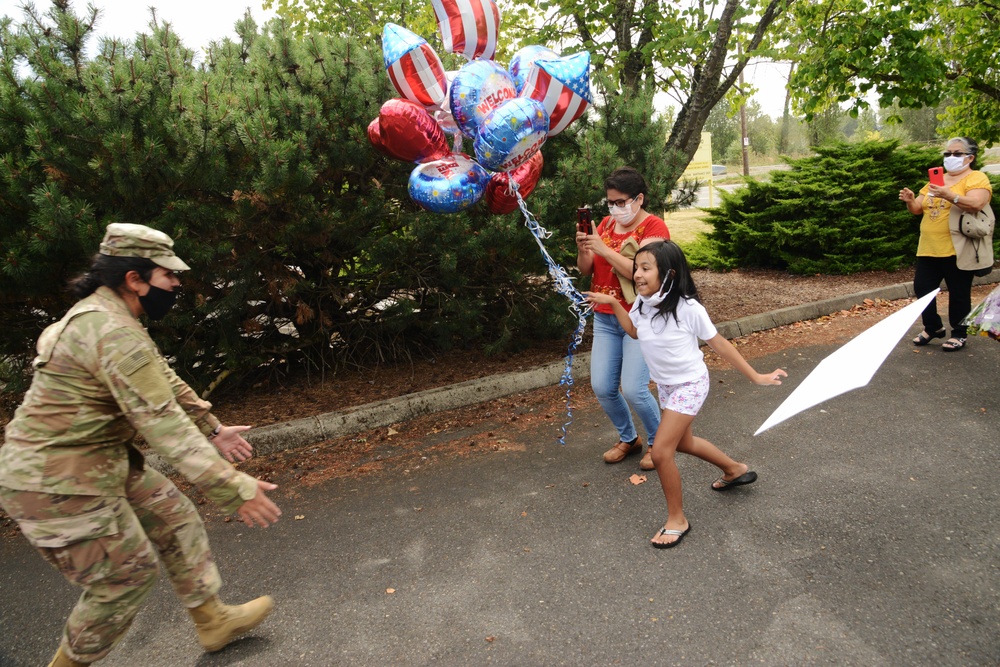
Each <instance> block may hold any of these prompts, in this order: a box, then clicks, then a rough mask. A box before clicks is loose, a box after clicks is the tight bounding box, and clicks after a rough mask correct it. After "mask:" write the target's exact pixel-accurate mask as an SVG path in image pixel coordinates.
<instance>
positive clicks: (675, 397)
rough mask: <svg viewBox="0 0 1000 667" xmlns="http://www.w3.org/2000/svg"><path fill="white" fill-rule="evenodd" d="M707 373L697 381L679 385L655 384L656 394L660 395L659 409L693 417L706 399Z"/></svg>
mask: <svg viewBox="0 0 1000 667" xmlns="http://www.w3.org/2000/svg"><path fill="white" fill-rule="evenodd" d="M708 388H709V382H708V373H707V372H706V373H705V374H703V375H702V376H701V377H700V378H698V379H697V380H691V381H690V382H682V383H680V384H659V383H657V385H656V389H657V393H659V395H660V407H661V408H662V409H664V410H673V411H674V412H679V413H680V414H682V415H691V416H694V415H696V414H698V410H701V406H702V405H703V404H704V403H705V399H706V398H708Z"/></svg>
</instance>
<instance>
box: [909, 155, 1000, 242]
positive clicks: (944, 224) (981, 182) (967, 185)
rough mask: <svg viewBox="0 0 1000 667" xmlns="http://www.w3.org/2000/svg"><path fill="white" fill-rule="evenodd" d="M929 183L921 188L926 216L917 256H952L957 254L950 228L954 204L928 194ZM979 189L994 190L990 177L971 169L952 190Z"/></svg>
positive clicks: (921, 225)
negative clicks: (949, 217)
mask: <svg viewBox="0 0 1000 667" xmlns="http://www.w3.org/2000/svg"><path fill="white" fill-rule="evenodd" d="M929 185H930V184H928V185H925V186H924V187H922V188H921V189H920V194H921V195H923V196H924V201H923V208H924V217H923V219H921V220H920V242H919V243H917V256H918V257H951V256H952V255H954V254H955V245H954V244H953V243H952V242H951V231H950V230H949V229H948V216H949V215H950V214H951V206H952V204H951V202H950V201H945V200H943V199H941V198H940V197H929V196H927V190H928V187H929ZM979 189H985V190H989V191H990V193H992V192H993V186H992V185H991V184H990V179H989V178H988V177H987V176H986V174H984V173H983V172H981V171H970V172H969V173H968V174H966V175H965V176H964V177H963V178H962V180H960V181H959V182H958V183H955V184H954V185H952V186H951V191H952V192H954V193H955V194H956V195H959V196H964V195H965V194H966V193H968V192H969V190H979Z"/></svg>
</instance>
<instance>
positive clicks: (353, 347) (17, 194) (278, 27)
mask: <svg viewBox="0 0 1000 667" xmlns="http://www.w3.org/2000/svg"><path fill="white" fill-rule="evenodd" d="M37 18H38V20H37V21H36V20H25V21H24V22H23V23H22V24H20V25H19V26H15V25H13V24H12V23H10V22H6V21H5V22H0V203H2V206H0V316H2V317H3V319H4V323H5V326H4V327H0V387H4V386H5V387H6V389H7V390H8V391H18V390H20V389H21V388H23V386H24V380H25V379H26V373H25V370H26V368H27V365H28V362H29V361H30V359H31V357H32V354H33V346H34V341H35V340H36V339H37V337H38V335H39V333H40V332H41V330H42V329H43V328H44V327H45V326H47V325H48V324H50V323H52V322H53V321H55V320H56V319H58V318H59V317H61V316H62V314H63V313H64V312H65V311H66V309H67V308H68V307H69V306H70V305H71V299H70V297H69V295H68V294H67V293H66V292H65V291H64V285H65V284H66V282H67V280H68V279H69V278H71V277H72V276H74V275H76V274H77V273H79V272H81V271H83V270H85V269H86V267H87V266H88V265H89V262H90V257H91V256H92V254H93V253H94V252H95V251H96V249H97V247H98V243H99V241H100V239H101V237H102V235H103V232H104V228H105V226H106V225H107V224H108V223H110V222H115V221H120V222H135V223H141V224H146V225H149V226H151V227H154V228H157V229H160V230H162V231H164V232H166V233H168V234H170V235H171V236H172V237H173V238H174V239H175V241H176V249H177V252H178V254H179V255H180V256H181V257H183V258H184V259H185V260H186V261H187V262H188V264H190V265H191V267H192V270H191V271H190V272H188V273H187V274H185V275H184V276H183V286H184V290H183V293H182V295H181V299H180V303H179V305H178V307H177V308H175V309H174V311H172V312H171V314H170V315H169V316H168V317H167V318H166V319H164V320H163V321H162V322H159V323H154V324H151V326H150V333H151V334H152V335H153V337H154V338H155V339H156V340H157V342H158V344H159V345H160V347H161V348H162V349H163V350H164V352H165V353H166V354H167V355H168V356H170V357H173V358H174V359H175V360H176V362H177V363H176V366H177V368H178V371H179V372H180V373H182V374H183V375H184V376H185V378H186V379H187V380H188V381H189V382H191V383H192V384H193V385H194V386H195V387H197V388H199V389H204V388H206V387H210V386H215V385H216V384H217V383H218V381H219V380H221V379H222V378H226V377H229V378H230V382H231V381H232V379H234V378H241V377H245V376H247V375H248V374H251V373H257V372H261V371H264V372H274V371H276V370H279V371H282V372H284V369H295V368H306V369H311V370H313V371H315V373H316V375H317V376H318V375H319V374H320V373H322V372H326V371H328V370H330V371H332V370H335V369H336V368H338V367H340V366H343V365H345V364H350V365H372V364H378V363H383V362H393V361H397V360H401V359H406V358H408V357H409V356H412V355H431V354H434V352H435V351H438V350H447V349H451V348H455V347H465V348H480V349H483V350H485V351H487V352H502V351H510V350H516V349H518V348H521V347H526V346H528V345H530V344H532V343H533V342H534V341H536V340H537V339H540V338H541V339H544V338H561V337H566V339H567V340H568V334H569V333H570V332H571V331H572V329H573V326H574V324H575V318H573V317H572V315H571V314H570V312H569V310H568V308H567V305H568V304H567V301H566V299H565V297H563V296H561V295H559V294H557V293H556V292H555V291H554V290H553V289H552V285H551V281H550V280H549V279H547V277H546V271H547V267H546V265H545V263H544V262H543V261H542V258H541V256H540V253H539V250H538V246H537V245H536V243H535V240H534V239H533V238H532V236H531V234H530V233H529V232H528V230H527V229H525V226H524V221H523V218H522V216H521V214H520V212H515V213H512V214H509V215H505V216H494V215H491V214H490V213H489V212H488V210H487V209H486V206H485V205H484V204H480V205H479V206H477V207H474V208H473V209H472V210H470V211H468V212H466V213H463V214H455V215H436V214H431V213H427V212H424V211H422V210H420V209H419V208H418V207H417V206H416V205H415V204H414V203H413V202H412V201H411V200H410V198H409V196H408V194H407V179H408V176H409V173H410V171H411V170H412V168H413V165H410V164H407V163H403V162H399V161H394V160H389V159H387V158H385V157H382V156H381V155H379V154H377V153H376V152H375V151H374V150H373V149H372V148H371V146H370V144H369V142H368V139H367V135H366V127H367V125H368V123H369V122H370V121H371V119H373V118H375V117H376V116H377V114H378V110H379V107H380V106H381V105H382V103H383V102H384V101H385V100H387V99H389V98H392V97H395V96H396V93H395V91H394V90H393V89H392V87H391V85H390V84H389V81H388V78H387V77H386V75H385V72H384V66H383V63H382V54H381V50H380V49H379V47H378V46H377V45H375V44H371V43H366V42H363V41H359V40H357V39H354V38H340V37H328V36H322V35H305V36H303V37H298V36H293V35H292V33H291V32H290V31H288V30H287V29H286V26H285V25H284V24H283V23H282V22H281V21H279V20H276V21H273V22H271V23H269V24H268V25H267V26H265V27H264V29H263V30H261V29H258V26H256V25H255V24H254V23H253V22H252V20H250V19H249V17H248V18H247V19H246V20H245V21H244V22H242V23H240V24H239V25H238V26H237V34H238V35H239V38H238V39H237V40H236V41H231V40H225V41H224V42H222V43H220V44H216V45H215V46H214V47H213V48H212V49H210V51H209V52H208V55H207V57H206V59H205V62H204V63H203V64H201V65H196V64H195V63H194V54H193V52H192V51H191V50H190V49H187V48H186V47H184V45H183V44H181V43H180V42H179V41H178V40H177V38H176V37H175V36H174V35H173V34H172V33H171V32H169V31H167V30H166V29H165V28H163V27H162V26H160V27H157V28H155V29H153V30H152V31H151V32H150V33H149V34H144V35H139V36H137V37H136V38H135V39H134V40H132V41H129V42H124V43H123V42H121V41H102V42H100V45H99V49H98V52H97V53H96V54H95V55H94V56H93V57H90V58H88V57H86V56H85V55H84V54H85V49H84V48H83V45H84V43H85V41H86V40H87V38H88V35H89V34H90V29H88V28H87V27H86V23H87V22H86V21H81V20H79V19H78V18H77V17H76V16H75V15H73V14H72V13H71V11H69V10H68V3H65V2H57V3H54V4H53V5H52V9H51V10H50V11H49V15H48V17H47V19H45V18H44V17H37ZM611 101H612V104H611V105H610V106H608V107H601V108H597V109H595V110H596V112H597V113H595V114H594V118H593V119H592V120H591V119H586V118H584V119H580V120H578V121H577V122H575V123H574V124H573V126H571V128H570V129H569V130H568V131H566V132H563V133H562V134H560V135H558V136H556V137H554V138H552V139H550V140H549V141H548V142H547V143H546V145H545V146H544V147H543V153H544V159H545V167H544V171H543V178H542V180H541V181H540V182H539V185H538V187H537V188H536V190H535V192H534V193H533V194H532V195H531V197H530V198H529V199H528V204H529V206H530V207H531V209H532V210H533V211H534V212H535V213H536V214H537V216H538V219H539V221H540V222H541V223H542V224H543V225H544V226H545V227H547V228H548V229H549V230H550V231H551V232H552V236H551V238H549V239H548V240H547V241H546V246H547V248H548V250H549V252H550V253H551V254H552V255H553V257H554V258H555V259H556V260H557V261H558V262H560V263H562V264H563V265H564V266H566V267H572V266H573V265H574V264H575V258H576V245H575V243H574V240H573V234H574V232H575V211H574V209H575V208H576V207H577V206H579V205H581V204H584V203H590V204H597V202H598V201H599V200H600V199H601V198H602V197H603V188H602V183H603V179H604V177H605V176H606V174H607V173H608V172H609V171H610V170H611V169H613V168H614V167H616V166H619V165H622V164H632V165H634V166H636V167H637V168H639V169H640V170H641V171H643V172H644V173H645V174H646V176H647V178H649V180H650V182H651V186H652V191H651V193H650V194H651V200H653V201H660V202H665V201H667V199H668V196H669V194H670V192H669V191H670V189H671V188H672V186H673V180H672V178H673V176H674V175H675V174H676V173H680V171H681V170H682V169H683V164H682V160H680V159H676V158H674V159H671V158H669V156H664V155H662V148H661V147H662V146H663V137H665V136H666V128H665V127H664V125H663V122H662V121H650V117H651V115H652V98H651V94H650V95H639V96H638V97H636V98H634V99H619V98H615V97H612V98H611ZM465 149H466V150H467V151H469V150H471V145H470V142H468V141H467V142H466V145H465Z"/></svg>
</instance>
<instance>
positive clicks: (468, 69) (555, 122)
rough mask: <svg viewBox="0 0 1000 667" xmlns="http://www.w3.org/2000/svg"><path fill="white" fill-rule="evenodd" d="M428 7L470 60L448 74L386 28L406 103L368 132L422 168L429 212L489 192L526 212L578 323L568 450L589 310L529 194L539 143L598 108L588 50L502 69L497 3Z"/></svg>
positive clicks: (450, 2) (415, 42)
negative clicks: (553, 251)
mask: <svg viewBox="0 0 1000 667" xmlns="http://www.w3.org/2000/svg"><path fill="white" fill-rule="evenodd" d="M431 1H432V4H433V6H434V13H435V15H436V17H437V21H438V29H439V30H440V32H441V40H442V42H443V44H444V48H445V49H446V50H447V51H449V52H451V53H459V54H462V55H463V56H464V57H465V58H466V59H468V61H469V62H468V63H466V64H465V65H464V66H462V68H461V69H459V70H458V71H457V72H446V71H445V69H444V66H443V65H442V63H441V59H440V58H439V57H438V55H437V54H436V53H435V52H434V49H433V48H431V46H430V45H429V44H428V43H427V41H426V40H425V39H423V38H422V37H420V36H419V35H416V34H414V33H413V32H410V31H409V30H407V29H406V28H403V27H401V26H398V25H396V24H393V23H389V24H387V25H386V26H385V30H384V31H383V33H382V50H383V56H384V59H385V68H386V71H387V73H388V74H389V79H390V81H391V82H392V85H393V87H394V88H395V89H396V91H397V92H398V93H399V94H400V95H401V96H402V98H401V99H392V100H389V101H388V102H386V103H385V104H383V105H382V108H381V109H380V110H379V115H378V118H376V119H375V120H373V121H372V122H371V124H370V125H369V126H368V138H369V140H370V141H371V143H372V145H373V146H375V148H377V149H378V150H380V151H381V152H383V153H384V154H386V155H388V156H390V157H393V158H397V159H400V160H406V161H409V162H416V163H417V166H416V167H415V168H414V169H413V171H412V172H411V173H410V180H409V194H410V198H411V199H413V201H415V202H416V203H417V204H419V205H420V206H421V207H422V208H424V209H426V210H428V211H431V212H434V213H457V212H459V211H464V210H466V209H468V208H469V207H471V206H473V205H474V204H476V202H478V201H479V200H480V199H482V198H484V196H485V199H486V205H487V206H488V207H489V209H490V211H491V212H493V213H496V214H505V213H511V212H513V211H515V210H517V209H518V208H520V210H521V212H522V214H523V215H524V220H525V225H526V226H527V227H528V229H529V230H530V231H531V234H532V236H533V237H534V238H535V241H536V242H537V243H538V247H539V248H540V250H541V253H542V257H543V258H544V260H545V263H546V265H547V266H548V271H549V275H550V276H551V277H552V279H553V281H554V283H555V287H556V291H558V292H559V293H560V294H563V295H565V296H566V297H567V298H568V299H569V300H570V310H571V312H573V314H574V315H575V316H576V317H577V327H576V331H575V333H574V335H573V339H572V340H571V342H570V345H569V350H568V352H567V355H566V368H565V370H564V372H563V376H562V379H561V380H560V385H563V386H565V387H566V412H567V417H568V421H567V422H566V423H565V424H564V425H563V427H562V436H561V437H560V438H559V441H560V442H561V443H563V444H565V437H566V429H567V427H568V426H569V424H570V423H571V422H572V420H573V413H572V408H571V407H570V390H571V388H572V386H573V374H572V365H573V353H574V352H575V350H576V348H577V346H578V345H579V344H580V342H581V340H582V338H583V330H584V327H585V326H586V316H587V315H588V314H589V312H590V308H589V305H588V304H587V302H586V299H584V297H583V295H582V294H580V292H579V290H577V289H576V287H575V286H574V285H573V283H572V280H571V279H570V277H569V276H568V275H567V273H566V271H565V270H564V269H563V268H562V267H561V266H559V265H558V264H557V263H556V262H555V260H553V259H552V257H551V256H550V255H549V253H548V251H546V249H545V245H544V243H543V240H544V239H547V238H548V237H549V236H550V235H551V234H550V232H548V231H546V230H545V228H543V227H542V226H541V225H539V224H538V222H537V221H536V220H535V218H534V216H533V215H532V214H531V212H530V211H528V208H527V205H526V204H525V203H524V198H525V197H527V196H528V195H529V194H531V192H532V190H534V188H535V185H536V184H537V183H538V179H539V177H540V176H541V173H542V153H541V151H540V149H541V147H542V145H543V144H544V143H545V141H546V140H547V139H548V138H549V137H551V136H555V135H556V134H559V133H560V132H562V131H563V130H565V129H566V127H567V126H568V125H569V124H570V123H572V122H573V121H574V120H576V119H577V118H579V117H580V116H581V115H583V113H584V111H586V110H587V107H588V106H589V105H590V104H591V100H592V98H591V94H590V54H589V53H587V52H585V51H584V52H581V53H577V54H574V55H571V56H567V57H565V58H563V57H560V56H559V54H557V53H555V52H554V51H552V50H550V49H547V48H545V47H543V46H535V45H533V46H526V47H524V48H523V49H521V50H519V51H518V52H517V53H516V54H515V55H514V57H513V59H512V60H511V63H510V67H509V69H506V70H505V69H504V68H502V67H501V66H499V65H498V64H496V63H495V62H493V56H494V54H495V53H496V47H497V34H498V32H499V27H500V12H499V11H498V10H497V7H496V4H495V3H494V0H431ZM448 135H451V136H452V140H451V144H450V145H449V141H448ZM463 138H469V139H471V140H472V150H473V156H474V157H473V156H470V155H468V154H466V153H464V152H462V148H463V145H462V142H463ZM489 172H493V173H492V174H490V173H489Z"/></svg>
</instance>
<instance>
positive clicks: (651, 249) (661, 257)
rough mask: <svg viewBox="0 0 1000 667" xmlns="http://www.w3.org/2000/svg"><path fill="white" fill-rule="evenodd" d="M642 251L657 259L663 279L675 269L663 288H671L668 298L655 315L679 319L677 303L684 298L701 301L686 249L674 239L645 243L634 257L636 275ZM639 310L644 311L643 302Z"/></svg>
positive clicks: (659, 272)
mask: <svg viewBox="0 0 1000 667" xmlns="http://www.w3.org/2000/svg"><path fill="white" fill-rule="evenodd" d="M642 253H649V254H650V255H652V256H653V259H655V260H656V272H657V273H658V274H659V275H660V280H661V281H662V280H663V279H664V278H666V277H667V275H668V274H670V272H671V271H673V274H672V275H670V277H669V278H667V280H666V282H665V283H664V284H663V289H669V290H670V291H669V292H668V293H667V298H665V299H664V300H663V301H662V302H661V303H660V305H659V306H657V307H656V313H655V314H654V315H653V317H654V318H655V317H656V316H657V315H662V316H663V319H664V321H666V320H667V319H668V318H669V316H670V315H673V316H674V320H675V321H679V320H678V318H677V304H678V303H680V300H681V299H682V298H684V299H694V300H695V301H697V302H698V303H701V299H700V298H698V288H697V287H695V285H694V279H693V278H692V277H691V269H690V268H689V267H688V263H687V258H686V257H684V251H683V250H681V247H680V246H679V245H677V244H676V243H674V242H673V241H655V242H653V243H650V244H649V245H644V246H642V247H641V248H639V250H638V251H636V253H635V257H634V258H633V259H632V275H635V262H636V260H638V259H639V255H641V254H642ZM639 312H640V313H642V303H641V302H640V303H639Z"/></svg>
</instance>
